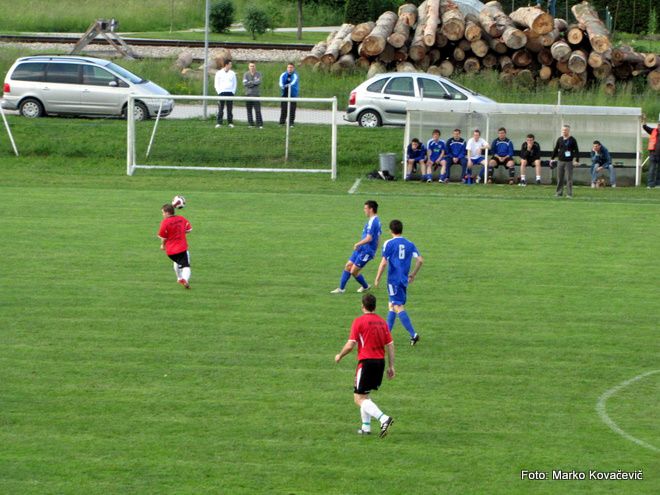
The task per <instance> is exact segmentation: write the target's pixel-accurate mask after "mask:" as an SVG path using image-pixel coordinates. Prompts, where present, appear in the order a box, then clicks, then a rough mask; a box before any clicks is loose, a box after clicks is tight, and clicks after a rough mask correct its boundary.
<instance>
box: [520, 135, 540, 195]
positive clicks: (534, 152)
mask: <svg viewBox="0 0 660 495" xmlns="http://www.w3.org/2000/svg"><path fill="white" fill-rule="evenodd" d="M530 164H533V165H534V169H535V171H536V185H541V145H540V144H539V143H538V142H537V141H536V140H535V138H534V134H527V138H526V139H525V142H524V143H523V144H522V146H521V147H520V182H519V183H518V185H519V186H523V187H525V186H526V185H527V177H526V176H525V170H526V169H527V165H530Z"/></svg>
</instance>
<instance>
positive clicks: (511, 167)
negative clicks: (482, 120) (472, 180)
mask: <svg viewBox="0 0 660 495" xmlns="http://www.w3.org/2000/svg"><path fill="white" fill-rule="evenodd" d="M490 148H491V150H492V153H493V154H492V156H491V159H490V160H489V162H488V182H493V170H494V169H496V168H497V167H499V166H500V165H504V166H505V167H506V169H507V170H508V171H509V184H513V183H514V182H515V180H514V178H515V176H516V164H515V163H514V161H513V153H514V151H513V143H512V142H511V140H510V139H509V138H508V137H506V129H505V128H504V127H500V128H499V129H498V130H497V139H495V140H494V141H493V144H491V146H490Z"/></svg>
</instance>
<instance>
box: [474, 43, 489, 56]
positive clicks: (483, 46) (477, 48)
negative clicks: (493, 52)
mask: <svg viewBox="0 0 660 495" xmlns="http://www.w3.org/2000/svg"><path fill="white" fill-rule="evenodd" d="M470 48H471V49H472V53H474V54H475V55H476V56H477V57H485V56H486V54H487V53H488V43H486V42H485V41H484V40H474V41H473V42H472V43H470Z"/></svg>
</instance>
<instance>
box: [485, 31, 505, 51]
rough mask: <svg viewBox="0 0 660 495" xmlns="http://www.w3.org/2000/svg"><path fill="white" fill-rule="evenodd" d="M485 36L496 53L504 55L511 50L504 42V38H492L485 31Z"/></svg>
mask: <svg viewBox="0 0 660 495" xmlns="http://www.w3.org/2000/svg"><path fill="white" fill-rule="evenodd" d="M483 38H484V40H485V41H486V42H488V46H490V49H491V50H493V51H494V52H495V53H498V54H500V55H504V54H505V53H506V52H507V51H508V50H509V48H508V47H507V46H506V45H505V44H504V41H502V38H492V37H491V36H490V35H488V34H486V33H483Z"/></svg>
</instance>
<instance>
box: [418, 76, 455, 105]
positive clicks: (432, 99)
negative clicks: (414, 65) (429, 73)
mask: <svg viewBox="0 0 660 495" xmlns="http://www.w3.org/2000/svg"><path fill="white" fill-rule="evenodd" d="M417 86H418V88H419V94H420V96H421V97H422V98H423V100H424V101H425V102H428V106H427V108H428V109H429V110H436V111H439V112H442V111H459V110H465V109H466V108H467V98H466V96H465V95H464V94H463V93H461V92H460V91H458V90H457V89H456V88H454V87H452V86H450V85H448V84H443V83H441V82H440V81H438V80H437V79H432V78H430V77H418V78H417Z"/></svg>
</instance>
